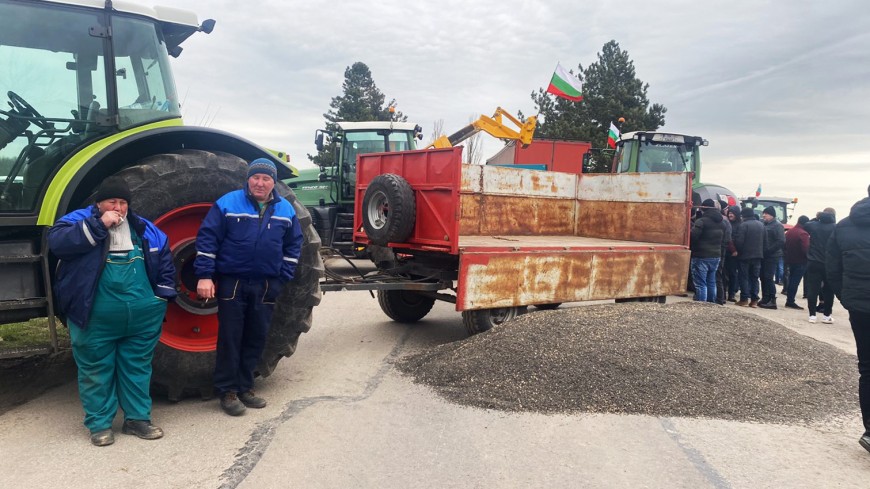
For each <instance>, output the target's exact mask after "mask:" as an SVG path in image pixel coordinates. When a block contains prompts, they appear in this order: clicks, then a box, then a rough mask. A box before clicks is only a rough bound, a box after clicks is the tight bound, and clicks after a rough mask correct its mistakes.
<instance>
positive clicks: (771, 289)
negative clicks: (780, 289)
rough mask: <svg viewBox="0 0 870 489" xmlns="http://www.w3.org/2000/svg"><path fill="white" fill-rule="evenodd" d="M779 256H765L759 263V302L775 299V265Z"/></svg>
mask: <svg viewBox="0 0 870 489" xmlns="http://www.w3.org/2000/svg"><path fill="white" fill-rule="evenodd" d="M779 259H780V257H778V256H776V257H771V258H765V259H764V260H762V265H761V302H770V301H774V302H775V301H776V282H775V279H774V275H775V274H776V266H777V264H778V263H779Z"/></svg>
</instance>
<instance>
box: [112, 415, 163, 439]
mask: <svg viewBox="0 0 870 489" xmlns="http://www.w3.org/2000/svg"><path fill="white" fill-rule="evenodd" d="M121 432H122V433H124V434H125V435H136V436H138V437H139V438H142V439H143V440H156V439H158V438H163V430H162V429H160V428H159V427H157V426H154V425H153V424H151V421H148V420H142V419H128V420H125V421H124V426H122V427H121Z"/></svg>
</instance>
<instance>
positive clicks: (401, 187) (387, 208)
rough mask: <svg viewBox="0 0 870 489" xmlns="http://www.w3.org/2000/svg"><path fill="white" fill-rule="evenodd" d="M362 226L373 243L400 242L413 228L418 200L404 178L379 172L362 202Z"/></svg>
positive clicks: (406, 237) (384, 244) (383, 244)
mask: <svg viewBox="0 0 870 489" xmlns="http://www.w3.org/2000/svg"><path fill="white" fill-rule="evenodd" d="M362 218H363V228H364V229H365V231H366V235H367V236H368V237H369V239H370V240H371V242H372V243H374V244H376V245H380V246H386V245H387V243H402V242H404V241H405V240H407V239H408V238H409V237H410V236H411V233H412V232H413V231H414V221H415V220H416V218H417V203H416V201H415V200H414V189H412V188H411V184H409V183H408V181H407V180H405V179H404V178H402V177H401V176H399V175H395V174H393V173H385V174H383V175H378V176H376V177H375V178H373V179H372V181H371V182H370V183H369V185H368V188H366V193H365V196H364V197H363V202H362Z"/></svg>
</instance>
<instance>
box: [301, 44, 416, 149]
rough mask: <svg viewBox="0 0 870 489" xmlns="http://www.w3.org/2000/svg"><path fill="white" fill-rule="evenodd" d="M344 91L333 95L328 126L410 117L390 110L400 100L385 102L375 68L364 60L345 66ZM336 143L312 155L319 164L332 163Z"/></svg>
mask: <svg viewBox="0 0 870 489" xmlns="http://www.w3.org/2000/svg"><path fill="white" fill-rule="evenodd" d="M341 88H342V95H339V96H337V97H332V101H331V102H330V103H329V107H330V109H329V111H327V112H326V113H325V114H323V117H324V118H325V119H326V130H327V131H334V130H335V129H336V128H337V126H336V125H335V123H336V122H339V121H342V122H365V121H388V120H390V119H392V120H395V121H406V120H407V119H408V117H407V116H405V115H403V114H402V113H401V112H398V111H397V112H395V113H391V112H390V107H392V106H395V104H396V100H395V99H391V100H390V102H389V103H388V104H386V105H385V104H384V100H386V97H385V96H384V94H383V93H382V92H381V91H380V90H379V89H378V87H377V85H375V81H374V80H373V79H372V72H371V70H369V67H368V66H366V64H365V63H363V62H361V61H357V62H356V63H354V64H352V65H351V66H348V67H347V68H345V70H344V83H342V86H341ZM334 152H335V143H334V142H332V143H330V144H328V145H326V146H325V147H324V148H323V151H320V152H318V153H317V154H316V155H314V156H312V155H310V154H309V155H308V159H310V160H311V161H312V162H313V163H314V164H316V165H322V166H326V165H330V164H332V159H333V154H334Z"/></svg>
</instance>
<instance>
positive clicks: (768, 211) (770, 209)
mask: <svg viewBox="0 0 870 489" xmlns="http://www.w3.org/2000/svg"><path fill="white" fill-rule="evenodd" d="M763 214H767V215H768V216H773V217H776V209H774V208H773V206H772V205H769V206H767V207H765V208H764V212H763Z"/></svg>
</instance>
